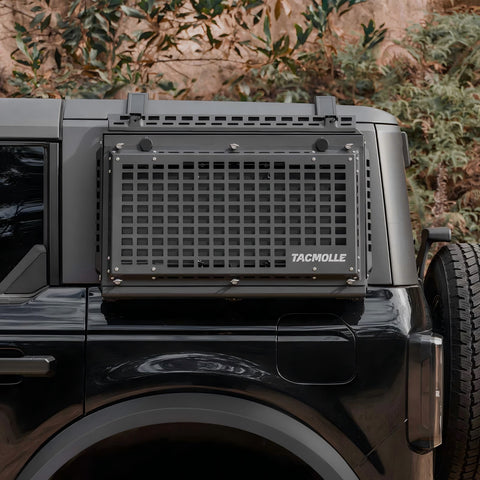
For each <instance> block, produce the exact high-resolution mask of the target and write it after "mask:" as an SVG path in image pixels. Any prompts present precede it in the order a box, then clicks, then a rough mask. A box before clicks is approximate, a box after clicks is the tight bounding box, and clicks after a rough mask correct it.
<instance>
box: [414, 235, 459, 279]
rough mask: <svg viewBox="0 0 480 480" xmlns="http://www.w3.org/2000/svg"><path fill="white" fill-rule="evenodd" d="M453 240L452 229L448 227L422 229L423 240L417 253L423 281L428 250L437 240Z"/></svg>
mask: <svg viewBox="0 0 480 480" xmlns="http://www.w3.org/2000/svg"><path fill="white" fill-rule="evenodd" d="M451 240H452V231H451V230H450V229H449V228H448V227H437V228H424V229H423V230H422V241H421V243H420V250H419V251H418V255H417V275H418V278H419V279H420V280H422V281H423V277H424V273H425V263H426V261H427V257H428V251H429V250H430V247H431V246H432V244H433V243H435V242H450V241H451Z"/></svg>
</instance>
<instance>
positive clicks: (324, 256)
mask: <svg viewBox="0 0 480 480" xmlns="http://www.w3.org/2000/svg"><path fill="white" fill-rule="evenodd" d="M346 261H347V254H346V253H292V262H295V263H298V262H305V263H311V262H319V263H336V262H342V263H344V262H346Z"/></svg>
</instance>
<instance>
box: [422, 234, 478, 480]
mask: <svg viewBox="0 0 480 480" xmlns="http://www.w3.org/2000/svg"><path fill="white" fill-rule="evenodd" d="M479 273H480V247H479V246H478V245H470V244H467V243H462V244H456V245H448V246H446V247H443V248H442V249H441V250H440V251H439V252H438V253H437V254H436V255H435V257H434V258H433V260H432V262H431V264H430V267H429V269H428V272H427V275H426V277H425V284H424V286H425V296H426V298H427V301H428V304H429V305H430V310H431V313H432V322H433V330H434V331H435V332H436V333H439V334H440V335H443V338H444V358H445V360H444V364H445V372H444V379H445V384H444V410H443V413H444V423H443V443H442V445H441V446H440V447H438V448H437V449H436V450H435V480H467V479H472V480H475V479H480V276H479Z"/></svg>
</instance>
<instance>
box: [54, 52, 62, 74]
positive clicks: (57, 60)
mask: <svg viewBox="0 0 480 480" xmlns="http://www.w3.org/2000/svg"><path fill="white" fill-rule="evenodd" d="M53 56H54V58H55V63H56V64H57V68H58V69H59V70H60V68H62V56H61V55H60V52H59V51H58V48H56V49H55V53H54V55H53Z"/></svg>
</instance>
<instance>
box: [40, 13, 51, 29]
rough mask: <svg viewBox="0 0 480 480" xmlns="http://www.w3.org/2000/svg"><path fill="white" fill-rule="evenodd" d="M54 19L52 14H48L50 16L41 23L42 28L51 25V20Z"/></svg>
mask: <svg viewBox="0 0 480 480" xmlns="http://www.w3.org/2000/svg"><path fill="white" fill-rule="evenodd" d="M51 19H52V14H50V15H48V17H47V18H46V19H45V20H44V21H43V22H42V23H41V24H40V30H42V31H43V30H45V29H46V28H48V27H49V26H50V21H51Z"/></svg>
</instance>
